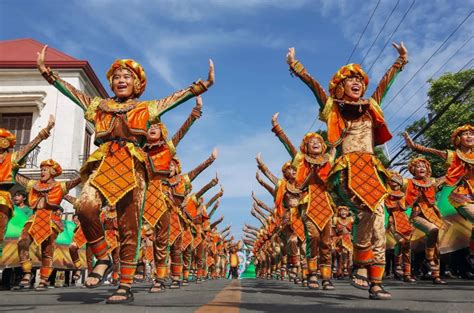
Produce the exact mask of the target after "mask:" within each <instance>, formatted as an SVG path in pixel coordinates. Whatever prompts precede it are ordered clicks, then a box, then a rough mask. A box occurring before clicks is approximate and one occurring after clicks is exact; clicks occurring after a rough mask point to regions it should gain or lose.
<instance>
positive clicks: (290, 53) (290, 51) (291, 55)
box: [286, 47, 296, 64]
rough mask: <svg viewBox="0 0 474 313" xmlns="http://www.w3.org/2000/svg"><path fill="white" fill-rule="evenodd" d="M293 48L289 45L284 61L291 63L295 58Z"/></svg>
mask: <svg viewBox="0 0 474 313" xmlns="http://www.w3.org/2000/svg"><path fill="white" fill-rule="evenodd" d="M295 54H296V53H295V48H294V47H291V48H289V49H288V53H287V54H286V63H288V64H291V63H293V62H294V61H295V60H296V59H295Z"/></svg>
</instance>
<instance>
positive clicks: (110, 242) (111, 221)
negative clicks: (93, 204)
mask: <svg viewBox="0 0 474 313" xmlns="http://www.w3.org/2000/svg"><path fill="white" fill-rule="evenodd" d="M100 221H101V223H102V225H103V227H104V234H105V240H106V241H107V246H108V248H109V251H108V253H109V254H110V256H111V258H112V272H111V274H110V283H111V284H112V285H114V286H115V285H117V284H118V282H119V278H120V235H119V227H118V220H117V210H116V209H115V207H113V206H109V205H106V206H105V207H103V208H102V210H101V212H100ZM89 272H90V271H89Z"/></svg>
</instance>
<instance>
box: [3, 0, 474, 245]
mask: <svg viewBox="0 0 474 313" xmlns="http://www.w3.org/2000/svg"><path fill="white" fill-rule="evenodd" d="M377 3H378V1H377V0H371V1H362V0H355V1H349V0H347V1H331V0H315V1H311V0H292V1H283V0H240V1H228V0H208V1H205V0H202V1H196V0H179V1H178V0H176V1H170V0H168V1H164V0H163V1H160V0H157V1H141V0H128V1H122V0H81V1H57V0H51V1H18V0H4V1H1V2H0V39H1V40H6V39H16V38H27V37H30V38H34V39H36V40H38V41H40V42H43V43H47V44H48V45H50V46H51V47H54V48H56V49H59V50H61V51H63V52H65V53H67V54H70V55H71V56H73V57H75V58H78V59H86V60H88V61H89V62H90V64H91V65H92V67H93V69H94V70H95V72H96V74H97V76H98V77H99V78H100V79H101V81H102V83H103V84H104V86H106V87H107V86H108V85H107V82H106V80H105V72H106V71H107V69H108V67H109V66H110V64H111V63H112V62H113V60H115V59H117V58H133V59H135V60H137V61H138V62H140V63H141V64H142V65H143V67H144V68H145V70H146V73H147V76H148V85H147V90H146V92H145V93H144V94H143V96H142V99H158V98H162V97H165V96H166V95H168V94H170V93H172V92H173V91H175V90H177V89H180V88H183V87H185V86H187V85H189V84H190V83H191V82H192V81H194V80H196V79H198V78H206V76H207V66H208V63H207V60H208V58H212V59H213V60H214V62H215V66H216V84H215V85H214V86H213V87H212V88H211V89H210V90H209V91H208V92H207V93H206V94H204V96H203V101H204V107H203V117H202V118H201V119H200V120H199V121H197V122H196V123H195V125H194V126H193V128H192V129H191V130H190V132H189V133H188V134H187V136H186V137H185V138H184V139H183V141H182V142H181V144H180V146H179V147H178V155H179V156H180V158H181V160H182V162H183V167H184V170H189V169H191V168H193V167H194V166H195V165H197V164H198V163H200V162H201V161H202V160H204V159H205V158H206V157H207V156H208V155H209V154H210V153H211V150H212V148H213V147H217V148H218V149H219V157H218V160H217V161H216V163H215V165H213V167H212V168H211V169H209V170H207V171H206V172H205V173H204V174H202V176H201V177H199V178H198V179H196V181H195V189H197V188H199V187H200V186H201V185H203V184H204V183H205V182H207V181H208V180H209V179H210V178H211V176H213V175H214V173H215V171H218V172H219V176H220V178H221V182H222V184H223V185H224V187H225V196H224V198H223V200H222V204H221V207H220V209H219V211H218V212H217V213H216V217H218V216H219V215H221V214H224V215H225V217H226V218H225V222H224V223H223V224H222V227H223V226H225V225H228V224H230V223H231V224H232V225H233V232H234V233H235V234H236V235H237V236H239V235H240V229H241V227H242V225H243V223H244V222H247V223H250V224H254V225H258V221H256V220H255V219H254V218H253V217H252V216H251V215H250V214H249V210H250V207H251V199H250V193H251V191H252V190H255V191H256V193H257V195H258V196H259V197H261V198H262V199H264V200H265V201H266V202H267V203H271V199H270V197H269V196H268V195H267V194H266V192H265V191H264V190H263V188H261V187H260V186H258V185H257V183H256V181H255V179H254V176H255V170H256V165H255V160H254V157H255V155H256V154H257V153H258V152H261V153H262V158H263V160H264V161H265V162H266V163H267V164H268V165H269V167H270V168H271V170H272V171H273V172H274V173H275V174H278V175H279V174H280V173H279V169H280V167H281V164H282V163H283V162H285V161H286V160H287V159H288V155H287V153H286V151H285V150H284V149H283V147H282V145H281V144H280V142H279V141H278V140H277V139H276V138H275V137H274V135H273V134H272V133H271V132H270V129H271V123H270V119H271V116H272V115H273V113H275V112H280V118H279V120H280V123H281V125H282V126H283V127H284V129H285V130H286V131H287V133H288V134H289V137H290V138H291V139H292V140H293V142H294V143H295V144H299V141H300V139H301V138H302V136H303V135H304V134H305V133H306V132H307V131H308V130H309V129H310V126H311V125H312V124H313V122H314V120H315V117H316V114H317V107H316V102H315V99H314V97H313V95H312V93H311V92H310V91H309V89H308V88H307V87H306V86H305V85H304V84H303V83H301V82H300V81H299V80H298V79H296V78H292V77H291V76H290V74H289V72H288V67H287V65H286V63H285V55H286V52H287V49H288V48H289V47H293V46H294V47H296V56H297V58H298V59H299V60H301V61H302V63H303V64H304V65H305V66H306V68H307V69H308V70H309V72H310V73H311V74H312V75H313V77H315V78H317V79H318V80H319V81H320V82H321V84H322V85H323V86H325V87H326V89H327V85H328V81H329V79H330V78H331V77H332V75H333V74H334V72H335V71H336V70H337V69H338V68H339V67H340V66H342V65H344V64H346V61H347V59H348V57H349V55H350V54H351V51H352V50H353V48H354V46H355V45H356V43H357V41H358V40H359V37H360V35H361V33H362V31H363V29H364V27H365V25H366V23H367V21H368V19H369V17H370V15H371V14H372V12H373V10H374V8H375V6H376V5H377ZM411 3H412V0H400V1H399V3H398V6H397V7H395V4H396V2H395V1H388V0H382V1H380V3H379V5H378V7H377V10H376V11H375V14H374V17H373V19H372V21H371V23H370V24H369V26H368V28H367V31H366V32H365V33H364V36H363V37H362V38H361V41H360V44H359V45H358V47H357V49H356V50H355V53H354V55H353V56H352V58H351V59H350V62H354V63H359V62H361V61H362V59H363V58H364V56H365V55H366V54H367V53H368V54H367V57H366V59H365V61H364V63H363V67H364V68H365V69H366V70H368V69H369V68H371V67H372V69H371V71H370V72H369V77H370V79H371V83H370V86H369V91H372V90H373V89H374V88H375V86H376V83H377V82H378V80H379V79H380V78H381V76H382V75H383V73H384V72H385V70H386V69H387V68H388V67H389V66H390V65H391V64H392V62H393V61H394V60H395V58H396V57H397V53H396V51H395V50H394V49H393V48H392V47H391V46H390V45H388V46H387V47H386V48H385V49H384V50H383V52H382V53H381V55H380V57H379V58H378V60H377V62H375V63H374V60H375V59H376V58H377V55H378V54H379V53H380V51H382V47H383V46H384V44H385V42H386V41H387V40H388V38H389V36H390V35H391V34H392V32H393V31H394V30H395V28H396V27H397V25H398V24H399V22H400V20H401V19H402V17H403V15H404V14H405V12H406V11H407V10H408V8H409V7H410V5H411ZM394 7H395V9H394ZM473 8H474V1H472V0H468V1H466V0H454V1H453V0H443V1H440V0H438V1H421V0H418V1H416V2H415V4H414V5H413V7H412V8H411V10H410V11H409V12H408V14H407V15H406V18H405V19H404V20H403V22H402V23H401V24H400V26H399V28H398V30H397V31H396V32H395V33H394V34H393V38H392V41H397V42H399V41H401V40H403V41H404V42H405V45H406V46H407V48H408V53H409V62H410V63H409V64H408V65H407V66H406V69H405V71H403V72H402V73H401V74H400V75H399V76H398V78H397V81H396V82H395V84H394V85H393V87H392V89H391V91H390V93H389V94H388V95H387V97H386V99H385V103H384V104H386V105H387V104H388V107H387V110H386V111H385V115H386V118H387V120H388V122H389V126H390V128H391V129H392V130H393V129H396V128H397V127H398V126H399V125H400V123H401V122H402V121H403V120H405V119H406V118H407V117H409V116H410V115H411V114H412V113H413V112H414V111H415V110H416V109H417V108H418V106H419V105H421V104H423V102H424V101H425V100H426V90H427V87H428V85H427V84H426V80H427V79H429V78H430V77H432V76H433V75H434V77H438V76H439V75H440V74H441V73H443V72H446V71H453V72H456V71H458V70H459V69H460V68H462V67H463V66H466V67H471V68H472V62H470V61H472V51H474V50H473V42H472V35H473V30H474V28H473V22H474V20H473V19H474V17H473V16H472V15H471V16H470V17H469V18H468V19H467V20H466V21H465V22H464V24H463V25H462V26H461V27H460V28H459V29H458V30H457V32H456V33H454V35H452V37H451V38H450V39H449V40H448V41H447V42H446V44H445V45H443V46H442V47H441V49H440V50H439V51H438V52H437V53H436V54H435V55H433V57H432V58H431V59H430V60H429V62H428V63H427V64H426V65H425V66H424V67H423V68H422V69H421V70H420V71H419V72H418V73H417V74H415V73H416V72H417V71H418V70H419V69H420V68H421V67H422V66H423V64H424V63H425V62H426V61H427V60H428V58H429V57H430V56H431V55H432V54H433V53H434V52H435V51H436V50H437V49H438V48H439V46H440V45H441V44H442V42H443V41H444V40H445V39H446V38H447V37H448V36H449V35H450V34H451V33H452V32H453V31H454V30H455V28H456V27H457V26H458V25H459V24H460V23H461V22H462V21H463V20H464V19H465V18H466V17H467V16H468V15H469V13H470V12H472V9H473ZM393 9H394V11H393V12H394V13H393V15H392V16H391V18H390V19H388V17H389V15H390V12H391V11H392V10H393ZM386 21H387V23H386V25H385V27H384V28H383V31H382V32H381V34H380V36H379V38H378V40H377V41H375V44H374V46H373V48H372V49H371V50H370V51H368V48H369V46H370V45H371V44H372V43H373V42H374V39H375V38H376V36H377V34H378V32H379V30H380V29H381V28H382V27H383V25H384V23H385V22H386ZM463 45H464V46H463ZM462 46H463V47H462ZM460 47H462V48H461V49H459V48H460ZM372 64H374V65H373V66H372ZM438 69H439V70H438ZM410 79H411V81H409V80H410ZM405 85H406V86H405ZM420 88H421V89H420ZM418 90H419V91H418ZM397 94H398V95H397ZM392 99H393V100H392ZM389 103H390V104H389ZM71 105H73V104H72V103H71ZM193 106H194V101H193V100H191V101H189V102H187V103H185V104H183V105H182V106H181V107H179V108H177V109H175V110H173V111H171V112H169V113H167V114H166V115H165V116H164V118H163V120H164V122H165V123H166V124H167V126H168V128H169V129H170V133H173V131H174V130H176V129H177V127H178V126H179V125H180V123H181V122H182V121H183V120H184V119H185V118H186V116H187V114H188V113H189V112H190V110H191V109H192V107H193ZM424 114H426V110H424V109H420V110H418V111H417V112H416V114H415V115H413V116H412V117H411V118H410V121H411V120H413V119H416V118H417V117H420V116H423V115H424ZM323 127H324V125H323V124H322V123H321V122H319V121H317V122H316V123H315V124H314V125H313V127H312V128H311V130H317V129H320V128H323ZM399 140H400V138H399V137H395V138H394V139H393V140H392V141H391V142H390V143H389V144H388V146H387V150H388V151H389V152H391V153H393V152H396V151H397V149H396V147H397V143H398V142H399ZM215 191H217V189H216V190H215ZM209 195H211V194H209Z"/></svg>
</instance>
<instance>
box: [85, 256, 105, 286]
mask: <svg viewBox="0 0 474 313" xmlns="http://www.w3.org/2000/svg"><path fill="white" fill-rule="evenodd" d="M97 265H107V268H106V269H105V271H104V273H103V274H102V275H101V274H99V273H95V272H94V270H92V273H90V274H89V276H88V277H92V278H97V279H98V280H99V281H98V282H97V283H96V284H93V285H88V284H84V286H86V288H89V289H94V288H97V287H100V286H102V285H103V284H104V282H105V280H106V278H107V276H108V275H109V274H110V272H112V262H111V261H110V260H109V259H107V260H98V261H97V262H96V263H95V266H97Z"/></svg>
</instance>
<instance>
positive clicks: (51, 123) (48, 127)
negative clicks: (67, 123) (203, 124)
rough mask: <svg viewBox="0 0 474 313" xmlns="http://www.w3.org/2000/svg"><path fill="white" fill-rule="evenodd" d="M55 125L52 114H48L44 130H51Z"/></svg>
mask: <svg viewBox="0 0 474 313" xmlns="http://www.w3.org/2000/svg"><path fill="white" fill-rule="evenodd" d="M55 124H56V118H55V117H54V115H53V114H50V115H49V119H48V125H47V126H46V129H47V130H48V131H49V130H51V129H53V127H54V125H55Z"/></svg>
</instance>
